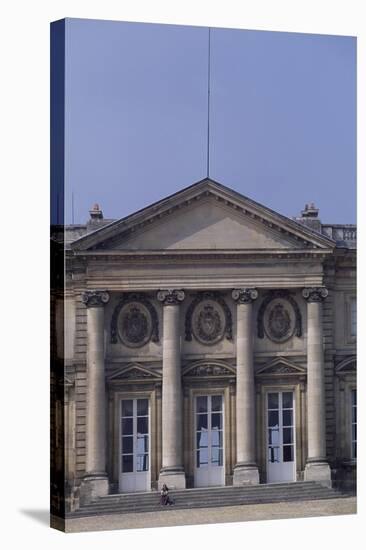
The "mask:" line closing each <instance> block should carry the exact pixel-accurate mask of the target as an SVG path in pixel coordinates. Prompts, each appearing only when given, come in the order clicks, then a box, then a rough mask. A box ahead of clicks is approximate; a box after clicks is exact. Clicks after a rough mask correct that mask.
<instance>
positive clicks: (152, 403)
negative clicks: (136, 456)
mask: <svg viewBox="0 0 366 550" xmlns="http://www.w3.org/2000/svg"><path fill="white" fill-rule="evenodd" d="M111 397H112V399H111V408H112V409H113V413H112V417H113V424H114V426H113V429H112V430H111V433H110V435H111V436H112V440H111V441H110V442H108V443H109V445H107V446H109V454H110V460H111V469H112V472H113V474H112V475H113V486H114V487H115V490H117V492H118V493H119V492H120V489H119V487H120V474H121V459H122V457H121V437H122V436H121V433H120V422H121V418H120V411H121V400H122V399H148V400H149V486H148V489H147V490H148V491H151V486H152V483H153V480H154V479H155V477H156V468H157V452H158V449H157V438H158V434H157V430H156V418H157V414H156V413H157V411H156V407H157V403H156V392H155V390H151V389H149V390H143V389H141V390H138V391H136V390H135V391H116V392H113V396H112V395H111ZM108 433H109V432H108ZM112 434H113V435H112Z"/></svg>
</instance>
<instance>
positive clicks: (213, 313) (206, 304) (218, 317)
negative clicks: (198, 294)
mask: <svg viewBox="0 0 366 550" xmlns="http://www.w3.org/2000/svg"><path fill="white" fill-rule="evenodd" d="M192 329H193V334H194V336H195V338H196V339H197V340H198V341H199V342H201V343H202V344H216V343H217V342H219V341H220V340H221V339H222V338H223V336H224V333H225V314H224V311H223V310H222V308H221V306H220V305H219V304H218V303H217V302H215V301H214V300H203V301H202V302H200V303H199V304H198V305H197V306H196V307H195V309H194V311H193V315H192Z"/></svg>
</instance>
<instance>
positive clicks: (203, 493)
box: [67, 481, 348, 518]
mask: <svg viewBox="0 0 366 550" xmlns="http://www.w3.org/2000/svg"><path fill="white" fill-rule="evenodd" d="M169 495H170V497H171V499H172V500H173V501H174V505H173V506H161V505H160V494H159V492H158V491H152V492H149V493H124V494H115V495H107V496H105V497H100V498H99V499H97V500H95V501H93V502H91V503H90V504H86V505H84V506H82V507H81V508H80V509H79V510H77V511H75V512H72V513H69V514H68V515H67V518H73V517H85V516H93V515H107V514H127V513H141V512H154V511H164V510H174V509H185V508H186V509H187V508H188V509H192V508H212V507H219V506H238V505H248V504H265V503H276V502H290V501H299V500H320V499H329V498H339V497H344V496H348V495H344V494H342V493H341V492H339V491H336V490H334V489H330V488H327V487H324V486H322V485H320V484H318V483H316V482H313V481H305V482H298V483H276V484H263V485H252V486H247V487H211V488H197V489H185V490H175V491H174V490H171V491H169Z"/></svg>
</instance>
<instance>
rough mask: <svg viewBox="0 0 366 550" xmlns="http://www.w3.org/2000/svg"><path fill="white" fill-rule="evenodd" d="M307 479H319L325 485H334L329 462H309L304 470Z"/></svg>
mask: <svg viewBox="0 0 366 550" xmlns="http://www.w3.org/2000/svg"><path fill="white" fill-rule="evenodd" d="M304 480H305V481H317V482H318V483H320V484H321V485H324V486H325V487H332V479H331V472H330V467H329V464H328V463H327V462H325V461H318V462H317V461H314V462H308V463H307V464H306V466H305V471H304Z"/></svg>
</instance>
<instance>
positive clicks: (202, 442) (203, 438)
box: [197, 432, 208, 449]
mask: <svg viewBox="0 0 366 550" xmlns="http://www.w3.org/2000/svg"><path fill="white" fill-rule="evenodd" d="M207 445H208V432H197V449H199V448H200V447H207Z"/></svg>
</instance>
